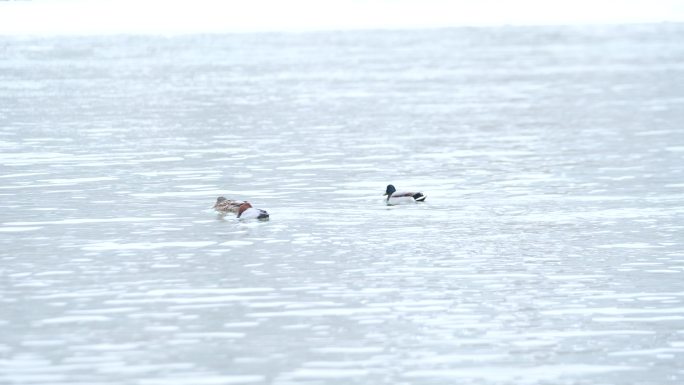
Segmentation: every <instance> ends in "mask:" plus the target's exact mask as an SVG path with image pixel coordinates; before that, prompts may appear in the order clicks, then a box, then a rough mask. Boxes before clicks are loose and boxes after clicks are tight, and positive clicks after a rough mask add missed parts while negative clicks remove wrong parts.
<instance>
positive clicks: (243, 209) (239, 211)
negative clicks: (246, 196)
mask: <svg viewBox="0 0 684 385" xmlns="http://www.w3.org/2000/svg"><path fill="white" fill-rule="evenodd" d="M250 208H252V205H250V204H249V202H245V203H243V204H241V205H240V207H239V208H238V212H237V217H238V218H240V215H242V213H244V212H245V210H247V209H250Z"/></svg>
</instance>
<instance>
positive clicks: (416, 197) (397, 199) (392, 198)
mask: <svg viewBox="0 0 684 385" xmlns="http://www.w3.org/2000/svg"><path fill="white" fill-rule="evenodd" d="M385 195H387V199H386V200H385V203H386V204H387V205H388V206H392V205H401V204H407V203H416V202H424V201H425V198H427V196H425V194H423V193H422V192H397V189H396V188H395V187H394V186H393V185H391V184H389V185H387V189H386V190H385V194H383V196H385Z"/></svg>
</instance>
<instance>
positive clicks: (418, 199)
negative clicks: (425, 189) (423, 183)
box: [413, 192, 427, 202]
mask: <svg viewBox="0 0 684 385" xmlns="http://www.w3.org/2000/svg"><path fill="white" fill-rule="evenodd" d="M425 198H427V196H425V195H424V194H423V193H420V192H419V193H415V194H413V199H415V200H416V202H425Z"/></svg>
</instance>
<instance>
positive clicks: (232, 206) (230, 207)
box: [214, 197, 245, 213]
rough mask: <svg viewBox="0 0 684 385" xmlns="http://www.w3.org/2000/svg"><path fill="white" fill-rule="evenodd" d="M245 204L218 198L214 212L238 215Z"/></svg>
mask: <svg viewBox="0 0 684 385" xmlns="http://www.w3.org/2000/svg"><path fill="white" fill-rule="evenodd" d="M244 203H245V202H243V201H236V200H232V199H226V197H218V198H216V204H214V210H216V211H218V212H220V213H237V212H238V210H239V209H240V206H241V205H243V204H244Z"/></svg>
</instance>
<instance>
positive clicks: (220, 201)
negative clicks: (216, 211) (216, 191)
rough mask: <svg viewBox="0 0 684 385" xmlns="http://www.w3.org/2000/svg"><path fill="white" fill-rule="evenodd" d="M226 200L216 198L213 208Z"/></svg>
mask: <svg viewBox="0 0 684 385" xmlns="http://www.w3.org/2000/svg"><path fill="white" fill-rule="evenodd" d="M227 200H228V199H226V198H225V197H218V198H216V204H214V207H216V206H218V205H220V204H221V203H223V202H225V201H227Z"/></svg>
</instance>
